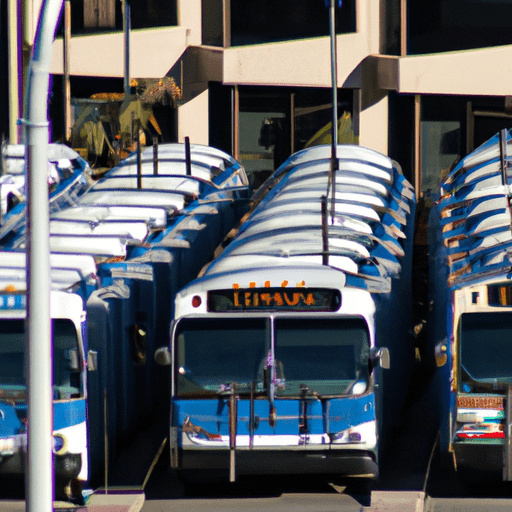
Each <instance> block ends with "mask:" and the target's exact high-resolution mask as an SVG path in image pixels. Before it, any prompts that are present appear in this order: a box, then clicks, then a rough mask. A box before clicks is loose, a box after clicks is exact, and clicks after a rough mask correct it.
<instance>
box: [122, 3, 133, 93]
mask: <svg viewBox="0 0 512 512" xmlns="http://www.w3.org/2000/svg"><path fill="white" fill-rule="evenodd" d="M123 7H124V11H123V32H124V97H125V100H126V99H127V98H128V96H129V94H130V29H131V12H130V1H129V0H124V2H123Z"/></svg>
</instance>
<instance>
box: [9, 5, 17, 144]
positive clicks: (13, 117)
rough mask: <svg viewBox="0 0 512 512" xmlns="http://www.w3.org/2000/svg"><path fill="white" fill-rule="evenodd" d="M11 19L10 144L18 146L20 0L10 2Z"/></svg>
mask: <svg viewBox="0 0 512 512" xmlns="http://www.w3.org/2000/svg"><path fill="white" fill-rule="evenodd" d="M7 9H8V19H9V37H8V46H9V142H10V143H11V144H18V142H19V137H18V125H17V123H18V118H19V76H18V66H19V62H18V41H19V34H18V19H19V18H18V0H8V4H7Z"/></svg>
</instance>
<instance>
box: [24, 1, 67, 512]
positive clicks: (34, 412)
mask: <svg viewBox="0 0 512 512" xmlns="http://www.w3.org/2000/svg"><path fill="white" fill-rule="evenodd" d="M62 3H63V0H44V2H43V4H42V7H41V13H40V16H39V24H38V26H37V32H36V39H35V43H34V47H33V49H32V57H31V59H30V64H29V71H28V82H27V92H26V96H25V112H26V116H27V119H26V121H25V122H26V125H27V127H26V134H27V137H26V142H27V146H26V162H27V181H26V182H27V186H28V187H27V188H28V201H27V317H28V322H27V323H28V329H27V337H26V349H27V350H26V353H27V355H28V361H27V368H28V370H27V385H28V428H27V439H28V441H27V442H28V458H27V478H26V498H27V505H26V510H27V511H28V512H51V511H52V508H53V507H52V504H53V503H52V502H53V463H52V449H53V442H52V441H53V439H52V435H53V411H52V364H51V361H52V343H51V319H50V248H49V208H48V156H47V153H48V138H49V126H48V89H49V83H50V77H49V70H50V64H51V55H52V44H53V40H54V37H55V30H56V28H57V23H58V21H59V16H60V13H61V10H62Z"/></svg>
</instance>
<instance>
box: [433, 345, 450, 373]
mask: <svg viewBox="0 0 512 512" xmlns="http://www.w3.org/2000/svg"><path fill="white" fill-rule="evenodd" d="M447 351H448V345H447V344H446V340H443V341H440V342H439V343H438V344H437V345H436V346H435V349H434V353H435V356H436V366H437V367H441V366H444V365H445V364H446V362H447V361H448V354H447Z"/></svg>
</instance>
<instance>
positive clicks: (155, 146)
mask: <svg viewBox="0 0 512 512" xmlns="http://www.w3.org/2000/svg"><path fill="white" fill-rule="evenodd" d="M153 174H154V175H155V176H158V137H153Z"/></svg>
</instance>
